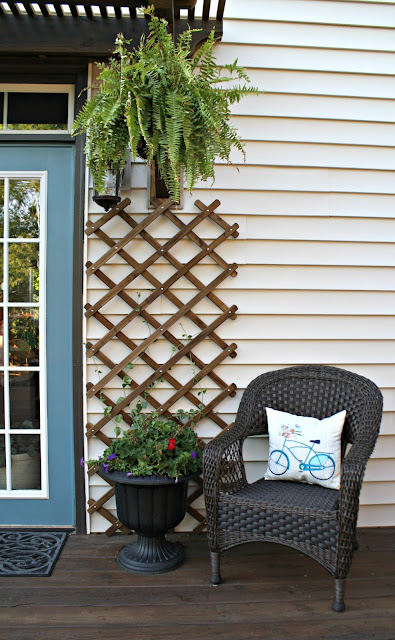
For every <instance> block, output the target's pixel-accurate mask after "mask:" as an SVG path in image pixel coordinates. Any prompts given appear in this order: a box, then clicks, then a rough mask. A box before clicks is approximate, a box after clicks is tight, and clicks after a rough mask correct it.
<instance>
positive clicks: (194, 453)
mask: <svg viewBox="0 0 395 640" xmlns="http://www.w3.org/2000/svg"><path fill="white" fill-rule="evenodd" d="M191 456H192V458H195V460H196V458H197V453H196V451H192V453H191Z"/></svg>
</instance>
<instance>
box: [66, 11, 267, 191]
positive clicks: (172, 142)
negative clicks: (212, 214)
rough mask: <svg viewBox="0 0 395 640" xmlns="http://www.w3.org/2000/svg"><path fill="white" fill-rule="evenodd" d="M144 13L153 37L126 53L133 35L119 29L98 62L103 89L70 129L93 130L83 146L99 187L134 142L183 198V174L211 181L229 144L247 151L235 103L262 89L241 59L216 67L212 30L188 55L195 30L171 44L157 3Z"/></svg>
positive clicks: (135, 152)
mask: <svg viewBox="0 0 395 640" xmlns="http://www.w3.org/2000/svg"><path fill="white" fill-rule="evenodd" d="M145 13H148V14H149V15H150V16H151V20H150V23H149V31H150V34H149V36H148V38H147V39H145V37H144V36H143V37H142V38H141V41H140V45H139V47H138V48H137V49H133V50H132V51H129V50H128V49H127V48H126V45H127V44H129V41H127V40H125V38H124V36H123V35H122V34H119V35H118V37H117V39H116V46H115V49H114V57H113V58H112V59H111V60H110V62H109V65H108V66H105V65H101V73H100V75H99V77H98V82H97V85H96V86H95V88H96V89H98V91H97V92H96V93H94V94H93V95H92V97H91V98H90V100H88V101H87V102H86V103H85V105H84V106H83V108H82V110H81V111H80V113H79V115H78V116H77V118H76V120H75V123H74V127H73V134H74V135H76V134H80V133H87V134H88V135H87V141H86V146H85V152H86V154H87V161H88V165H89V168H90V170H91V172H92V173H93V175H94V179H95V185H96V188H97V189H98V190H99V191H100V188H102V187H103V180H104V174H105V171H106V169H107V167H108V166H111V167H112V168H113V169H114V170H116V171H118V170H120V169H122V167H123V164H124V162H125V159H126V156H127V153H128V148H129V145H130V148H131V151H132V155H133V158H134V159H135V158H136V156H138V155H139V154H141V153H142V156H143V157H147V160H148V163H149V164H150V165H152V163H153V162H154V160H155V161H156V163H157V166H158V169H159V173H160V175H161V177H162V178H163V179H164V181H165V184H166V187H167V189H168V191H169V193H170V195H171V196H172V198H173V199H174V200H175V201H178V200H179V197H180V187H181V185H180V174H181V172H183V173H184V174H185V178H186V184H187V188H188V189H189V190H190V191H191V190H192V189H193V187H194V185H195V184H196V182H197V180H198V179H202V180H207V179H209V178H211V179H212V180H213V181H214V161H215V158H217V157H219V158H221V159H223V160H227V161H228V162H229V155H230V151H231V149H232V147H235V148H236V149H239V150H240V151H242V152H243V145H242V142H241V138H240V137H239V135H238V134H237V131H236V130H235V128H234V127H233V126H232V124H231V111H230V105H232V104H233V103H235V102H239V101H240V99H241V98H242V97H243V96H245V95H247V94H249V93H257V90H256V89H255V88H253V87H249V86H247V85H248V83H249V78H248V76H247V75H246V73H245V70H244V69H243V68H242V67H240V66H238V65H237V61H235V62H234V63H233V64H230V65H225V66H224V67H223V69H221V68H220V67H219V66H217V64H216V62H215V59H214V53H213V47H214V44H215V36H214V31H213V32H212V33H211V34H210V36H209V38H208V39H207V41H206V42H205V43H204V44H203V45H202V47H201V48H200V50H199V52H198V53H197V54H196V55H195V57H194V59H191V58H190V57H189V51H190V43H191V39H192V33H193V31H192V30H188V31H185V32H183V33H182V34H181V35H180V36H179V38H178V42H177V43H174V42H173V39H172V36H171V35H170V34H169V33H168V31H167V27H168V23H167V22H166V20H163V19H159V18H157V17H156V16H154V15H153V8H152V7H151V8H148V9H146V10H145ZM240 80H242V81H243V83H242V84H240V83H238V81H240ZM235 81H236V84H235ZM224 83H225V85H226V86H223V85H224ZM221 85H222V86H221Z"/></svg>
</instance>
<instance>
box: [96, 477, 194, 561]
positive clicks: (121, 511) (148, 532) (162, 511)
mask: <svg viewBox="0 0 395 640" xmlns="http://www.w3.org/2000/svg"><path fill="white" fill-rule="evenodd" d="M100 475H102V476H103V477H104V478H106V479H108V480H112V481H113V482H114V487H115V499H116V503H117V513H118V519H119V521H120V522H122V524H124V525H125V526H126V527H129V529H132V530H133V531H135V532H136V533H137V541H136V542H133V543H131V544H128V545H126V546H125V547H123V548H122V549H121V550H120V552H119V554H118V564H120V566H121V567H122V568H123V569H126V570H127V571H132V572H134V573H145V574H153V573H165V572H167V571H172V570H173V569H177V567H179V566H181V565H182V563H183V561H184V550H183V548H182V546H181V545H179V544H177V543H175V542H171V541H170V540H167V539H166V537H165V533H166V532H167V531H169V529H172V528H173V527H176V526H177V525H178V524H180V522H181V520H182V519H183V518H184V516H185V510H186V501H187V491H188V482H189V480H191V479H192V478H197V477H198V476H199V475H200V472H195V473H190V474H188V475H186V476H180V477H179V478H178V480H177V482H176V479H175V478H167V477H165V476H159V475H153V476H143V477H137V476H130V477H127V475H126V473H124V472H122V471H110V472H108V473H106V472H105V471H104V470H101V471H100Z"/></svg>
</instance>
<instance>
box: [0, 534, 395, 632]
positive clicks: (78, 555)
mask: <svg viewBox="0 0 395 640" xmlns="http://www.w3.org/2000/svg"><path fill="white" fill-rule="evenodd" d="M173 539H177V540H178V541H180V542H181V543H182V544H183V545H184V547H185V555H186V559H185V563H184V565H183V566H182V567H181V568H180V569H178V570H177V571H174V572H172V573H168V574H164V575H157V576H140V575H135V574H131V573H128V572H126V571H124V570H123V569H121V568H120V567H119V566H118V565H117V563H116V553H117V551H118V550H119V549H120V548H121V547H122V546H123V545H124V544H126V543H128V542H129V541H131V540H132V538H126V537H123V536H114V537H112V538H106V537H105V536H103V535H92V536H74V535H73V536H70V537H69V539H68V541H67V543H66V546H65V548H64V549H63V551H62V554H61V557H60V559H59V560H58V563H57V565H56V567H55V570H54V572H53V574H52V576H50V577H47V578H21V577H19V578H4V577H3V578H2V579H1V580H0V640H61V639H62V640H88V638H89V640H96V639H99V638H101V637H103V638H106V640H115V639H117V640H118V639H119V638H123V637H124V638H133V640H195V639H196V640H197V639H198V638H199V640H211V639H213V640H214V639H215V640H247V639H249V638H252V639H254V638H256V639H258V638H259V639H260V640H266V639H271V638H273V639H274V638H276V639H278V640H297V639H298V640H299V639H300V640H310V639H311V640H313V639H314V640H316V639H317V638H327V639H328V640H329V639H331V640H332V639H336V640H346V639H349V640H365V639H370V638H372V639H377V640H394V638H395V530H394V528H382V529H365V530H360V531H359V543H360V549H359V551H358V552H356V553H355V556H354V560H353V564H352V567H351V571H350V574H349V579H348V581H347V590H346V605H347V609H346V611H345V612H344V613H342V614H335V613H334V612H332V610H331V602H332V596H333V589H332V586H333V585H332V582H333V581H332V579H331V577H330V576H329V574H328V573H327V572H326V571H325V570H324V569H322V567H320V566H319V565H318V564H317V563H315V562H314V561H312V560H311V559H309V558H306V557H305V556H303V555H302V554H300V553H298V552H296V551H293V550H291V549H288V548H287V547H282V546H280V545H273V544H249V545H244V546H241V547H238V548H235V549H232V550H230V551H229V552H227V553H226V554H224V556H223V564H222V567H223V571H222V573H223V578H224V582H223V584H222V585H220V586H218V587H214V586H212V585H210V583H209V575H210V567H209V557H208V548H207V541H206V537H205V534H200V535H198V536H192V535H189V534H180V535H178V536H173Z"/></svg>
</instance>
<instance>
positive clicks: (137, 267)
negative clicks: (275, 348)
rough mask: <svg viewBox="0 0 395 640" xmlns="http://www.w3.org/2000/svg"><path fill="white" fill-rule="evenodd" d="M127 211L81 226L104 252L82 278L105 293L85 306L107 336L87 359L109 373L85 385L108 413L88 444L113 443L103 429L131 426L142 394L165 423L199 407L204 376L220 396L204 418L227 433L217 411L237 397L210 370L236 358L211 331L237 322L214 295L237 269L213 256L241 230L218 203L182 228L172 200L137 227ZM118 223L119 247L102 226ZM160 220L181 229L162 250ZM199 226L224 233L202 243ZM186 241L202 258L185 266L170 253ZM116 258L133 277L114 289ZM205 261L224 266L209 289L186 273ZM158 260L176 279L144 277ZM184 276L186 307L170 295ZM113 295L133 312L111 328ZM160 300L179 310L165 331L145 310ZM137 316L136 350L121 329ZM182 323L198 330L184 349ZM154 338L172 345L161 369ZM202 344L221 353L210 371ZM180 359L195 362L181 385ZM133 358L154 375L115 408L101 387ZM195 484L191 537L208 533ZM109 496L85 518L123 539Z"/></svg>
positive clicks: (90, 348)
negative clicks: (142, 284) (140, 252)
mask: <svg viewBox="0 0 395 640" xmlns="http://www.w3.org/2000/svg"><path fill="white" fill-rule="evenodd" d="M129 204H130V200H129V199H125V200H123V202H121V203H120V204H119V205H117V206H115V207H113V208H112V209H111V210H110V211H108V212H107V213H105V214H104V215H103V216H102V217H101V218H100V219H99V220H97V221H96V222H95V223H93V222H92V221H88V222H87V225H86V234H87V235H88V236H91V235H93V234H95V235H96V238H98V239H99V240H101V241H102V243H103V245H105V247H104V248H106V251H104V253H103V255H102V256H101V257H100V258H99V259H98V260H96V261H95V262H94V263H91V262H88V263H87V265H86V266H87V275H88V277H92V276H94V277H96V278H99V280H101V282H102V283H104V284H105V285H106V287H108V290H107V291H106V293H105V294H104V295H103V296H102V297H101V298H100V299H99V300H98V301H97V302H95V303H94V304H92V305H91V304H87V305H85V310H86V312H85V315H86V317H87V318H90V317H92V316H94V317H95V319H96V320H98V321H99V322H100V323H101V324H102V325H103V326H104V327H105V329H106V330H107V332H106V333H105V335H104V336H103V337H102V338H100V339H99V340H97V341H96V342H95V343H94V344H92V343H90V342H88V343H87V345H86V348H87V356H88V357H91V356H95V358H97V359H98V360H100V361H101V362H102V363H103V364H104V365H105V366H106V367H107V368H108V370H109V371H108V373H106V374H105V375H104V376H103V377H102V378H101V379H100V380H99V381H98V382H97V383H95V384H93V383H88V384H87V396H88V398H92V397H93V396H96V397H97V398H101V399H102V401H104V403H105V404H106V406H107V407H111V412H110V413H108V415H103V417H102V418H101V419H100V420H99V421H98V422H97V423H96V424H92V423H90V422H89V423H88V424H87V437H88V438H93V437H96V438H99V439H100V440H101V441H102V442H103V443H104V444H105V445H106V446H108V445H109V444H110V443H111V439H110V438H109V437H108V435H106V434H105V433H104V431H103V428H104V427H105V426H106V425H108V424H109V422H110V421H111V420H112V419H113V418H115V416H116V415H118V414H121V415H122V418H123V420H124V421H125V423H126V424H129V425H130V424H131V418H130V416H129V414H128V411H127V408H128V406H129V405H130V403H131V402H133V400H135V399H136V398H137V397H138V396H141V395H142V394H144V397H145V399H146V400H147V402H148V403H149V404H150V406H151V408H153V409H154V410H156V411H158V413H159V414H162V415H164V416H167V417H170V416H171V413H170V411H169V410H170V408H171V407H172V406H173V405H174V404H175V403H176V402H177V401H178V400H179V399H180V398H182V397H184V398H186V399H187V400H188V401H189V402H190V403H191V404H193V405H194V406H196V407H198V406H199V404H201V402H202V400H201V398H200V397H199V395H198V389H197V384H198V383H200V381H201V380H203V378H205V377H206V376H207V377H208V378H210V379H211V381H212V382H214V383H215V385H217V387H218V393H216V395H215V397H214V398H213V399H211V401H210V402H209V403H208V404H207V405H205V408H204V415H205V417H206V418H209V419H211V420H212V421H213V422H214V423H215V424H216V425H217V426H219V427H220V428H221V429H225V428H227V427H228V424H227V423H226V422H225V421H224V420H223V419H222V418H221V417H220V416H219V415H218V414H217V413H216V412H215V411H214V410H215V408H216V407H217V405H219V404H220V402H221V401H222V400H224V399H225V398H226V397H227V396H234V395H235V393H236V385H235V384H233V383H232V384H230V385H229V384H227V383H226V382H224V381H223V380H222V379H221V378H220V377H219V376H218V375H217V374H216V373H215V368H216V367H217V366H218V365H219V364H220V363H222V362H223V361H224V360H225V359H226V358H227V357H231V358H234V357H235V356H236V344H234V343H232V344H227V342H226V341H225V340H223V339H222V338H221V337H220V336H219V335H218V334H217V333H216V330H217V328H218V327H219V326H220V325H221V324H222V323H223V322H224V321H225V320H227V319H228V318H231V319H234V318H235V317H236V315H235V314H236V311H237V307H236V306H235V305H233V306H231V307H228V306H227V305H226V304H225V303H224V302H223V301H222V300H221V299H220V298H219V297H218V296H217V295H216V294H215V293H214V289H215V288H216V287H217V286H218V285H219V284H220V283H221V282H223V281H224V280H225V279H226V278H227V277H228V276H232V277H234V276H236V275H237V272H236V269H237V266H238V265H237V264H235V263H233V264H228V263H227V262H226V261H225V260H224V259H223V258H222V257H221V256H220V255H218V253H217V252H216V249H217V247H219V245H220V244H221V243H222V242H224V241H225V240H226V239H227V238H229V237H230V236H233V237H234V238H236V237H237V236H238V231H237V228H238V225H237V224H233V225H229V224H228V223H227V222H225V221H224V220H223V219H222V218H221V217H220V216H219V215H218V214H217V213H215V209H217V207H218V206H219V204H220V202H219V201H218V200H215V201H214V202H212V203H211V204H210V205H209V206H206V205H204V204H203V203H202V202H200V201H199V200H197V201H196V202H195V205H196V207H197V208H198V209H199V211H200V212H199V213H198V214H197V215H196V216H195V217H194V218H193V219H192V220H191V221H190V222H189V223H188V224H185V223H184V222H183V221H182V220H181V219H180V217H179V216H177V215H176V213H175V212H174V209H173V202H172V200H170V199H168V200H165V201H163V202H162V201H159V200H158V201H156V202H155V204H156V208H155V210H154V211H152V212H151V213H149V214H148V215H147V216H146V217H145V218H144V220H143V221H142V222H140V223H138V222H137V221H136V220H134V219H133V217H132V216H131V215H130V214H129V213H127V212H126V211H125V208H126V207H127V206H128V205H129ZM116 216H118V217H119V218H120V219H122V220H123V221H124V222H126V224H127V225H128V226H129V227H130V228H131V230H130V232H129V233H127V234H126V235H125V236H124V237H123V238H121V239H118V240H114V239H113V238H111V237H110V235H108V234H107V233H106V232H105V231H104V230H103V227H104V225H106V223H108V222H109V221H110V220H112V219H115V218H116ZM159 216H165V217H166V218H167V219H168V220H169V221H170V222H172V223H173V224H174V225H175V227H177V228H178V229H179V230H178V232H177V233H176V234H175V235H174V236H173V237H172V238H170V239H169V240H168V241H167V242H165V243H164V244H160V242H159V241H158V240H156V239H155V238H154V237H153V235H151V234H150V233H149V232H148V231H147V229H148V227H149V226H150V225H151V224H152V223H153V222H154V221H155V220H156V219H157V218H158V217H159ZM203 220H209V221H211V223H213V225H214V227H215V235H216V234H217V233H218V230H222V231H223V232H222V233H220V235H218V236H217V237H216V239H215V240H213V241H212V242H210V243H206V242H205V241H204V240H202V239H201V238H200V237H199V235H197V234H196V233H195V231H194V229H195V228H196V227H197V226H198V225H199V224H200V223H201V222H203ZM137 238H139V239H143V240H144V241H145V242H146V243H147V244H148V245H149V246H150V247H151V248H152V249H153V252H152V253H151V254H150V256H149V257H148V258H147V259H145V260H143V261H142V262H138V261H137V260H136V259H135V258H134V257H133V240H135V239H137ZM186 239H188V240H189V241H191V242H192V243H194V245H197V247H198V248H199V251H198V253H197V254H196V255H195V256H194V257H193V258H191V259H190V260H188V262H186V263H185V264H182V263H181V262H179V260H178V259H177V258H176V257H175V255H174V253H173V252H172V251H171V250H176V249H177V243H179V242H180V241H182V240H186ZM126 247H127V250H126ZM114 256H118V257H119V258H122V260H123V261H124V263H126V265H128V267H129V268H130V273H129V274H128V275H127V276H126V277H124V278H123V279H122V280H121V281H120V282H118V283H117V284H116V283H115V282H113V281H112V280H111V279H110V278H109V277H108V275H106V273H105V272H104V271H103V267H105V266H106V265H107V266H108V263H109V261H110V260H111V259H112V258H113V257H114ZM206 256H209V257H210V258H211V260H212V261H213V262H214V263H215V264H216V265H218V266H219V267H221V272H220V273H219V275H218V276H217V277H215V278H214V279H213V280H212V281H211V282H210V283H209V284H207V285H205V284H203V283H202V282H201V281H200V280H199V279H198V278H197V277H196V276H195V275H194V274H193V273H192V271H191V269H192V268H193V267H194V266H196V265H197V264H198V263H200V262H201V261H202V260H203V259H204V258H206ZM162 259H165V260H166V261H167V263H168V264H170V265H171V266H172V267H173V268H175V272H174V273H173V275H172V276H171V277H170V278H168V279H167V280H165V281H164V282H160V281H159V280H158V279H157V277H156V276H155V275H153V273H152V272H151V271H150V270H149V268H150V267H151V266H152V265H154V264H155V263H157V261H158V260H161V262H163V260H162ZM138 276H142V277H143V278H144V279H145V280H146V281H147V282H148V283H149V287H150V293H149V295H148V296H147V297H146V298H145V299H144V300H143V301H140V300H139V299H138V300H136V299H134V298H133V297H132V296H131V295H130V294H129V293H128V292H127V291H126V289H127V287H130V285H131V283H132V282H133V281H134V280H135V279H136V278H137V277H138ZM182 277H184V278H186V279H187V280H188V281H189V283H191V284H192V285H193V287H194V288H195V289H196V293H195V294H194V295H193V297H192V298H191V299H190V300H189V301H188V302H186V303H184V302H182V300H180V298H179V297H178V296H177V295H176V294H175V293H174V290H172V287H173V286H174V285H175V284H176V283H177V282H178V281H179V280H180V278H182ZM116 296H118V297H119V298H120V299H121V300H122V301H123V302H125V303H126V304H127V305H128V306H129V307H130V312H129V313H127V314H126V315H125V316H123V317H122V320H120V321H119V322H118V323H117V324H115V325H114V324H113V322H112V321H111V320H110V319H109V317H108V315H109V314H106V313H105V310H103V307H104V306H105V305H106V304H107V303H108V302H110V301H111V300H112V299H114V298H115V297H116ZM160 296H165V298H166V299H167V300H168V301H169V302H170V303H171V304H172V305H174V307H175V308H176V309H177V310H176V311H175V312H174V313H173V314H172V315H171V316H170V317H169V319H168V320H166V321H165V322H163V323H162V324H161V323H160V322H159V321H158V320H157V319H156V317H155V316H154V315H153V314H152V313H150V312H149V311H148V307H149V306H150V305H151V304H152V303H153V302H154V301H155V300H157V299H158V298H159V297H160ZM204 298H207V299H208V300H210V301H211V302H212V303H214V305H216V307H217V308H218V314H217V315H216V316H215V319H214V320H213V321H212V322H211V323H210V324H206V323H205V322H204V321H203V320H202V319H201V318H200V317H199V316H198V315H197V314H196V313H195V312H194V311H193V308H194V307H195V306H196V305H197V303H198V302H200V301H201V300H203V299H204ZM138 317H140V318H142V319H143V320H144V321H145V322H146V323H148V324H149V326H150V335H149V336H148V337H147V338H145V339H144V340H143V341H142V342H140V343H139V344H138V343H137V342H135V341H134V340H132V339H131V338H130V337H128V335H126V333H124V329H125V328H126V327H127V326H128V325H130V323H131V322H133V320H134V319H136V318H138ZM183 318H188V319H189V320H190V321H192V322H193V324H194V325H195V326H196V327H197V328H198V329H199V332H198V333H197V334H196V335H194V337H191V339H189V340H188V341H187V342H186V344H184V342H183V341H182V340H180V339H179V338H177V337H176V336H175V335H174V333H172V327H174V326H175V324H176V323H180V322H182V319H183ZM158 338H161V339H165V340H167V341H168V342H169V343H170V344H171V346H172V351H171V353H172V355H171V357H170V358H169V359H168V360H167V361H166V362H164V363H163V364H160V363H158V362H156V361H155V359H154V358H153V357H152V356H151V355H150V353H149V351H148V348H149V346H150V345H152V344H153V343H154V342H156V341H157V340H158ZM114 339H117V340H119V341H120V342H121V343H123V345H124V346H126V347H127V348H128V355H127V356H126V357H124V358H122V359H121V360H120V362H117V363H116V362H113V361H112V360H111V359H110V358H109V357H108V355H106V354H105V353H104V352H103V348H104V347H105V345H106V344H108V343H109V342H110V341H111V340H114ZM206 339H210V340H211V341H213V342H214V343H215V344H216V345H217V347H219V349H220V351H219V353H218V354H217V355H216V357H215V358H213V360H211V362H209V363H207V364H206V363H204V362H203V361H202V360H201V359H200V358H199V357H198V356H197V355H196V353H195V352H194V349H196V347H197V345H198V344H199V343H201V341H202V340H206ZM217 351H218V349H217ZM185 356H186V357H187V358H188V359H189V361H190V362H191V363H193V367H194V369H195V371H194V372H192V373H191V378H190V379H189V380H188V381H187V382H186V383H185V382H183V383H181V382H180V381H179V380H177V379H176V378H175V377H174V373H173V371H174V370H172V371H170V370H171V368H172V367H173V366H174V365H175V364H176V363H179V362H180V361H181V360H182V358H184V357H185ZM137 357H139V358H140V359H141V361H142V362H143V363H145V364H146V365H148V366H149V367H150V368H151V369H152V373H151V375H149V376H148V377H147V378H146V379H145V380H144V381H143V382H141V383H137V382H136V381H134V380H132V381H131V382H130V384H129V388H128V389H127V392H126V393H125V398H124V400H122V402H119V403H115V402H113V400H112V399H111V398H110V397H109V396H108V395H106V386H108V385H109V384H110V383H111V381H113V380H114V379H115V378H116V377H117V376H118V377H119V378H121V379H123V378H124V376H125V375H128V374H129V371H128V370H127V365H128V363H129V362H131V361H134V360H135V358H137ZM158 378H162V379H163V380H165V381H166V382H167V383H168V384H169V385H171V387H173V389H174V393H172V394H171V396H170V397H169V398H167V399H166V401H165V402H163V403H160V402H159V401H158V399H156V398H155V391H152V385H153V383H155V381H157V380H158ZM95 472H96V470H95V469H91V470H90V472H89V473H90V474H94V473H95ZM197 484H198V487H197V489H196V490H195V491H193V493H192V494H191V495H190V496H189V498H188V507H187V510H188V513H189V514H190V515H192V516H193V517H194V518H195V519H196V520H197V525H196V527H195V528H194V531H195V532H198V531H201V530H202V529H203V528H204V526H205V519H204V517H203V516H202V515H201V514H200V513H199V512H198V511H197V510H196V509H195V508H194V507H193V502H194V501H195V500H196V499H197V498H198V497H199V496H201V495H202V480H201V479H199V480H198V483H197ZM113 495H114V489H113V488H112V487H111V488H110V489H109V490H108V491H107V492H106V493H105V494H104V495H102V496H101V497H100V498H99V499H98V500H93V499H89V500H88V504H89V513H91V514H92V513H94V512H98V513H100V514H101V515H102V516H103V517H104V518H106V519H107V520H108V521H109V522H110V523H111V526H110V527H109V529H107V531H106V533H107V535H112V534H113V533H115V532H116V531H117V530H120V531H121V532H123V533H129V530H128V529H127V528H126V527H124V526H122V525H121V523H120V522H119V521H118V520H117V519H116V518H115V517H114V516H113V515H112V514H111V513H110V512H109V511H108V509H106V508H105V504H106V503H107V502H108V500H110V499H111V498H112V497H113Z"/></svg>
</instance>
